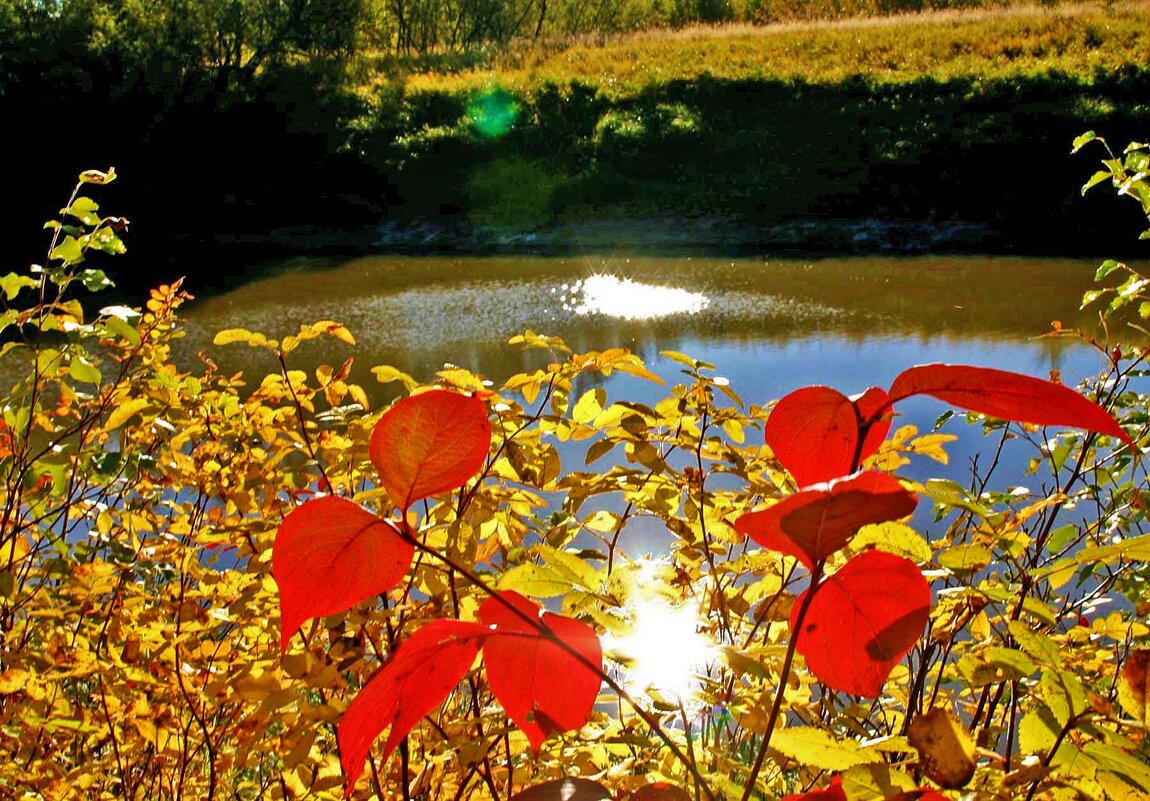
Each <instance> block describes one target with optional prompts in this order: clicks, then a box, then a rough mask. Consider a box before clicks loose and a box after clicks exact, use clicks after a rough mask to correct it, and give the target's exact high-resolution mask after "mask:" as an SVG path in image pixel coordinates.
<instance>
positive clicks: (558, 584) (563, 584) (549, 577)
mask: <svg viewBox="0 0 1150 801" xmlns="http://www.w3.org/2000/svg"><path fill="white" fill-rule="evenodd" d="M499 589H501V590H515V591H517V592H521V593H523V594H524V595H527V596H530V597H532V598H554V597H556V596H559V595H564V594H566V593H568V592H570V591H571V581H570V580H568V579H567V578H565V577H564V576H562V575H560V574H559V573H557V572H556V571H554V570H552V569H551V568H549V567H544V566H543V565H535V564H526V565H518V566H517V567H513V568H511V569H510V570H508V571H507V572H506V573H504V574H503V576H502V577H501V578H500V579H499Z"/></svg>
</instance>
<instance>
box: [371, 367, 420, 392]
mask: <svg viewBox="0 0 1150 801" xmlns="http://www.w3.org/2000/svg"><path fill="white" fill-rule="evenodd" d="M371 374H372V375H374V376H375V380H376V381H378V382H379V383H381V384H390V383H391V382H392V381H399V382H401V383H402V384H403V385H404V386H405V387H407V389H408V391H411V390H412V389H415V388H416V387H417V386H419V382H418V381H416V380H415V379H414V378H412V377H411V376H409V375H408V374H407V373H405V372H403V371H402V370H397V369H396V368H394V367H392V366H391V365H388V364H381V365H379V366H378V367H373V368H371Z"/></svg>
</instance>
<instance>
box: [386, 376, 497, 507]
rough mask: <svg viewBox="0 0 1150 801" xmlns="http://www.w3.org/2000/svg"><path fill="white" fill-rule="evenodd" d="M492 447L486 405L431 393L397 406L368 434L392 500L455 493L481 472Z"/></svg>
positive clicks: (399, 503) (402, 502)
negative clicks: (488, 451)
mask: <svg viewBox="0 0 1150 801" xmlns="http://www.w3.org/2000/svg"><path fill="white" fill-rule="evenodd" d="M490 444H491V423H490V422H489V421H488V419H487V407H486V406H485V405H484V404H483V401H482V400H480V399H479V398H478V397H475V396H469V395H460V394H459V393H458V392H449V391H448V390H445V389H433V390H429V391H427V392H421V393H420V394H418V395H412V396H411V397H410V398H404V399H403V400H401V401H399V402H398V403H396V404H395V405H394V406H392V407H391V408H390V409H388V410H387V412H385V413H384V415H383V417H381V418H380V419H379V422H378V423H376V424H375V430H374V431H372V434H371V449H370V455H371V462H372V464H374V465H375V469H376V470H378V471H379V480H380V484H382V485H383V488H384V489H385V490H386V491H387V496H388V497H389V498H391V502H392V503H394V504H395V505H396V507H398V508H399V509H401V510H402V511H404V512H406V511H407V509H408V508H409V507H410V506H411V505H412V504H413V503H415V502H416V501H419V500H423V499H424V498H428V497H430V496H432V495H437V494H438V493H441V492H447V491H448V490H453V489H455V488H456V487H461V486H463V485H464V484H466V483H467V480H468V479H469V478H471V477H472V476H474V475H475V474H476V473H478V472H479V471H480V470H482V469H483V464H484V461H485V460H486V459H487V449H488V447H489V446H490Z"/></svg>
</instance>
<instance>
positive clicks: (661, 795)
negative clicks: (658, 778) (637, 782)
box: [623, 782, 693, 801]
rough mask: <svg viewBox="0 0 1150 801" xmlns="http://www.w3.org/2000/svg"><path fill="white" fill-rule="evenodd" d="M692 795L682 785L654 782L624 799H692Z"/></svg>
mask: <svg viewBox="0 0 1150 801" xmlns="http://www.w3.org/2000/svg"><path fill="white" fill-rule="evenodd" d="M692 798H693V797H692V796H691V794H690V793H688V792H687V791H686V790H684V789H683V788H682V787H676V786H675V785H673V784H668V783H667V782H653V783H652V784H647V785H644V786H643V787H640V788H639V789H638V790H635V791H634V792H632V793H630V794H628V795H626V796H624V797H623V801H692Z"/></svg>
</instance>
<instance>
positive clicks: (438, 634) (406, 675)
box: [336, 620, 491, 795]
mask: <svg viewBox="0 0 1150 801" xmlns="http://www.w3.org/2000/svg"><path fill="white" fill-rule="evenodd" d="M490 633H491V632H490V630H489V629H488V628H487V627H486V626H481V625H479V624H478V623H465V622H462V621H459V620H433V621H432V622H430V623H428V624H427V625H426V626H424V627H423V628H421V629H420V630H419V631H417V632H415V634H412V635H411V636H410V637H408V638H407V639H406V640H404V642H403V644H402V645H401V646H400V647H399V648H398V649H397V650H396V652H395V653H394V654H393V655H392V656H391V658H390V659H388V660H387V662H385V663H384V665H383V667H381V668H380V669H379V670H378V671H376V673H375V675H374V676H372V677H371V680H370V681H368V683H367V684H365V685H364V686H363V689H361V690H360V691H359V694H358V695H356V696H355V698H353V699H352V702H351V704H350V705H349V706H348V708H347V711H345V712H344V713H343V717H342V718H341V719H340V721H339V728H338V729H337V732H336V736H337V739H338V740H339V753H340V763H341V764H342V765H343V773H344V776H346V777H347V784H346V786H345V788H344V795H351V790H352V788H353V787H354V786H355V782H356V779H358V778H359V776H360V774H361V773H363V761H364V760H365V759H366V758H367V754H368V752H369V751H370V750H371V744H372V743H373V742H374V741H375V738H376V737H378V736H379V735H380V734H382V733H383V730H384V729H386V728H387V727H388V726H391V733H390V734H389V735H388V737H387V743H386V744H385V745H384V746H383V753H382V754H381V755H380V759H381V760H386V759H387V758H388V756H390V755H391V752H392V751H394V750H395V748H396V746H398V745H399V743H400V741H401V740H402V739H403V738H404V737H405V736H407V733H408V732H409V731H411V729H412V727H413V726H415V724H416V723H418V722H419V721H420V719H421V718H422V717H423V716H424V715H426V714H427V713H428V712H430V711H431V710H432V709H434V708H435V707H437V706H439V704H440V703H441V702H442V701H443V699H444V698H446V697H447V695H448V693H450V692H451V690H452V689H453V688H454V687H455V685H456V684H458V683H459V680H460V679H462V678H463V677H464V675H466V673H467V671H468V669H469V668H470V667H471V664H472V663H473V662H474V661H475V656H476V654H478V653H479V647H480V645H481V644H482V643H483V639H484V637H486V636H487V635H488V634H490Z"/></svg>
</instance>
